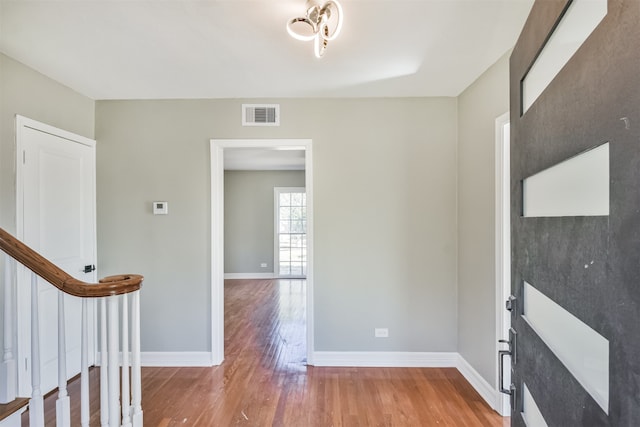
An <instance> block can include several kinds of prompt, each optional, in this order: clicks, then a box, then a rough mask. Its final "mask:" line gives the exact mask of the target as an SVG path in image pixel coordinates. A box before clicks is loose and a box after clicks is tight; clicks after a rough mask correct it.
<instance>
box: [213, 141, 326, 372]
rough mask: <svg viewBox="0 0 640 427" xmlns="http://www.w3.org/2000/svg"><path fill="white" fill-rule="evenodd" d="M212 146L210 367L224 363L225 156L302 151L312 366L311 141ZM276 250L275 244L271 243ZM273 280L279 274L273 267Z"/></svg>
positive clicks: (309, 358) (308, 340)
mask: <svg viewBox="0 0 640 427" xmlns="http://www.w3.org/2000/svg"><path fill="white" fill-rule="evenodd" d="M210 143H211V364H212V365H219V364H221V363H222V361H223V360H224V277H225V267H224V264H225V263H224V238H225V236H224V234H225V233H224V226H225V224H224V210H225V208H224V171H225V153H229V152H235V151H236V150H266V151H272V152H278V151H282V152H291V151H295V150H299V151H304V169H305V178H304V188H305V222H306V224H305V225H306V230H305V231H306V232H305V243H306V250H305V268H306V293H305V294H306V295H305V298H306V354H307V362H308V364H312V354H313V348H314V342H313V333H312V331H313V163H312V141H311V140H310V139H266V140H265V139H249V140H235V139H225V140H220V139H213V140H211V141H210ZM274 248H275V243H274ZM273 272H274V276H275V277H277V276H276V273H277V272H278V270H277V269H276V266H275V265H274V270H273Z"/></svg>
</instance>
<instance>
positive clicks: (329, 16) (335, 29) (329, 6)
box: [287, 0, 343, 58]
mask: <svg viewBox="0 0 640 427" xmlns="http://www.w3.org/2000/svg"><path fill="white" fill-rule="evenodd" d="M342 16H343V15H342V6H340V3H338V2H337V0H329V1H327V2H325V3H324V4H322V5H320V4H318V3H316V2H315V1H314V0H308V1H307V13H306V15H305V16H304V17H302V18H293V19H292V20H290V21H289V22H287V31H288V32H289V34H290V35H291V37H293V38H294V39H297V40H302V41H311V40H313V41H314V53H315V54H316V57H317V58H321V57H322V55H324V51H325V50H327V44H328V43H329V41H331V40H334V39H335V38H336V37H338V34H340V30H341V29H342Z"/></svg>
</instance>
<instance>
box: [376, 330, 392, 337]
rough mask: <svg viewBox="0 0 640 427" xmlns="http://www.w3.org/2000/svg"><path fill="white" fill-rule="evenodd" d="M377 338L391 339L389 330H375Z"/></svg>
mask: <svg viewBox="0 0 640 427" xmlns="http://www.w3.org/2000/svg"><path fill="white" fill-rule="evenodd" d="M375 336H376V338H389V329H387V328H376V329H375Z"/></svg>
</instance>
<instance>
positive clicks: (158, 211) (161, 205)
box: [153, 202, 169, 215]
mask: <svg viewBox="0 0 640 427" xmlns="http://www.w3.org/2000/svg"><path fill="white" fill-rule="evenodd" d="M168 213H169V203H167V202H153V214H154V215H167V214H168Z"/></svg>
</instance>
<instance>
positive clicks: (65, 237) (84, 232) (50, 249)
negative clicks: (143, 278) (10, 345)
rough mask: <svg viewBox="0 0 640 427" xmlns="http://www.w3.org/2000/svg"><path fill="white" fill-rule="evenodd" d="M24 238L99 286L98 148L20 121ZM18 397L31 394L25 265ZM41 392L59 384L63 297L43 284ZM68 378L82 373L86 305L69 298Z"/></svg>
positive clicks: (20, 230) (20, 281)
mask: <svg viewBox="0 0 640 427" xmlns="http://www.w3.org/2000/svg"><path fill="white" fill-rule="evenodd" d="M16 145H17V150H16V154H17V159H16V188H17V191H16V206H17V212H16V222H17V224H16V225H17V228H16V230H17V237H18V238H19V239H20V240H22V241H24V242H25V243H26V244H27V245H28V246H30V247H31V248H33V249H35V250H36V251H38V252H39V253H41V254H42V255H43V256H44V257H45V258H48V259H49V260H51V261H52V262H53V263H54V264H56V265H57V266H59V267H60V268H62V269H63V270H64V271H66V272H67V273H69V274H70V275H72V276H74V277H76V278H78V279H80V280H83V281H85V282H95V281H96V272H95V271H91V272H89V273H84V271H83V269H84V266H85V265H95V264H96V213H95V206H96V195H95V194H96V191H95V141H94V140H91V139H88V138H85V137H82V136H79V135H75V134H72V133H70V132H66V131H63V130H61V129H57V128H54V127H52V126H49V125H46V124H43V123H39V122H36V121H34V120H31V119H27V118H25V117H22V116H17V117H16ZM17 268H18V271H17V276H16V277H17V279H16V280H17V305H18V311H17V312H18V319H17V328H18V340H17V347H18V348H17V356H18V359H17V360H18V389H19V390H18V393H19V395H21V396H29V395H30V393H31V378H30V375H31V374H30V370H29V369H27V367H28V366H29V365H30V357H31V343H30V327H31V325H30V322H31V320H30V312H31V308H30V298H31V288H30V286H29V284H30V280H31V273H30V272H29V271H28V270H27V269H26V268H24V267H22V266H18V267H17ZM38 289H39V304H40V310H39V313H40V321H39V328H40V361H41V384H42V392H43V393H47V392H48V391H50V390H52V389H54V388H55V387H57V385H58V378H57V376H58V366H57V358H58V355H57V354H58V353H57V352H58V350H57V336H58V326H57V313H58V305H57V300H58V297H57V296H58V292H59V291H58V290H57V289H56V288H55V287H53V286H52V285H50V284H49V283H47V282H45V281H43V280H39V283H38ZM64 304H65V320H66V322H65V324H66V328H65V331H66V348H67V376H68V377H69V378H70V377H72V376H74V375H76V374H78V373H79V372H80V325H81V317H80V314H81V306H82V304H81V300H80V298H77V297H73V296H69V295H65V301H64ZM88 308H89V312H88V318H89V325H88V330H89V336H90V338H89V349H90V351H89V365H92V364H93V363H94V360H95V341H94V337H95V306H94V303H93V301H90V303H89V304H88Z"/></svg>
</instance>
